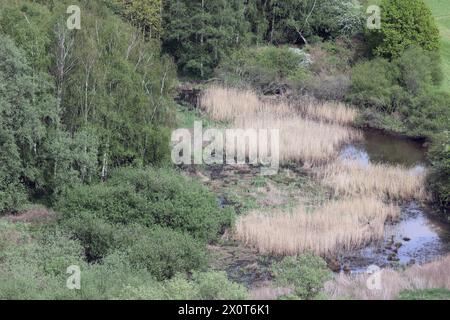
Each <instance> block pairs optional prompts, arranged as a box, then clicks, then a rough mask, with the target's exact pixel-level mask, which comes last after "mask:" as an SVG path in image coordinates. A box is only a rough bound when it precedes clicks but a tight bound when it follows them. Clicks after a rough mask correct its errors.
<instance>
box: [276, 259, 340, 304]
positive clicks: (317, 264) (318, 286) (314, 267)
mask: <svg viewBox="0 0 450 320" xmlns="http://www.w3.org/2000/svg"><path fill="white" fill-rule="evenodd" d="M272 273H273V275H274V277H275V281H276V282H277V283H278V284H279V285H281V286H293V287H294V293H295V295H296V296H297V297H299V298H300V299H313V298H314V297H316V296H317V294H319V292H320V291H321V290H322V288H323V285H324V283H325V281H327V280H330V279H331V272H330V270H329V269H328V268H327V264H326V262H325V261H324V260H323V259H322V258H320V257H317V256H314V255H312V254H303V255H301V256H298V257H285V258H283V260H281V261H280V262H277V263H275V264H274V265H273V266H272Z"/></svg>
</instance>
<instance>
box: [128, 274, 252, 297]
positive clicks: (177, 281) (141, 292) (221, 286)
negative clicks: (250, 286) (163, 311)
mask: <svg viewBox="0 0 450 320" xmlns="http://www.w3.org/2000/svg"><path fill="white" fill-rule="evenodd" d="M121 298H123V299H132V300H148V299H151V300H159V299H165V300H245V299H247V298H248V292H247V290H246V289H245V288H244V287H243V286H241V285H239V284H236V283H233V282H231V281H229V280H228V278H227V275H226V273H224V272H215V271H207V272H194V274H193V276H192V279H191V280H189V279H187V278H186V276H184V275H181V274H178V275H177V276H175V277H174V278H172V279H170V280H168V281H165V282H164V283H161V284H160V285H159V287H155V286H154V285H153V286H148V285H146V286H140V287H137V288H132V287H128V288H127V289H126V291H125V292H124V293H123V294H122V297H121Z"/></svg>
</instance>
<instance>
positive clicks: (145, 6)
mask: <svg viewBox="0 0 450 320" xmlns="http://www.w3.org/2000/svg"><path fill="white" fill-rule="evenodd" d="M108 4H109V6H110V7H111V8H112V9H113V10H114V12H116V13H118V14H121V15H123V16H124V18H125V19H127V20H128V21H130V22H131V23H132V24H133V25H134V26H136V27H137V28H139V29H141V30H142V31H143V32H144V33H145V34H146V35H147V36H148V37H150V38H158V37H159V36H160V34H161V32H162V29H161V19H162V17H161V6H162V0H134V1H128V0H109V3H108Z"/></svg>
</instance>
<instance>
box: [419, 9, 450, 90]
mask: <svg viewBox="0 0 450 320" xmlns="http://www.w3.org/2000/svg"><path fill="white" fill-rule="evenodd" d="M425 3H426V4H427V5H428V6H429V7H430V8H431V10H432V11H433V15H434V17H435V19H436V23H437V25H438V27H439V31H440V34H441V55H442V69H443V72H444V79H445V80H444V82H443V83H442V88H443V89H445V90H446V91H448V92H450V3H449V2H448V1H446V0H425Z"/></svg>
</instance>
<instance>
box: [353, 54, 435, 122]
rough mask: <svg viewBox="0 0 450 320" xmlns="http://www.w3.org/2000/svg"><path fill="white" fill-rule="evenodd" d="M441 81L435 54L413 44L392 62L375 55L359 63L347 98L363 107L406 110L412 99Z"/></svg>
mask: <svg viewBox="0 0 450 320" xmlns="http://www.w3.org/2000/svg"><path fill="white" fill-rule="evenodd" d="M418 62H420V63H418ZM441 80H442V74H441V72H440V62H439V59H438V58H436V55H435V54H434V53H430V52H427V51H424V50H423V49H421V48H418V47H411V48H409V49H408V50H406V51H405V52H404V53H403V54H402V55H401V56H400V57H399V58H398V59H395V60H393V61H388V60H385V59H382V58H376V59H373V60H369V61H363V62H360V63H358V64H357V65H356V66H355V67H354V68H353V69H352V77H351V90H350V93H349V94H348V96H347V99H348V101H349V102H351V103H352V104H355V105H357V106H361V107H367V108H373V109H376V110H378V111H384V112H388V113H392V112H395V111H401V112H403V113H406V112H408V110H406V109H404V108H405V107H407V106H409V105H411V104H412V100H413V98H415V97H417V96H418V95H423V94H426V93H427V92H428V91H429V90H431V89H432V88H433V86H434V85H436V84H438V83H439V82H440V81H441ZM400 107H402V108H403V109H402V110H399V108H400Z"/></svg>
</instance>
